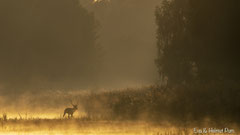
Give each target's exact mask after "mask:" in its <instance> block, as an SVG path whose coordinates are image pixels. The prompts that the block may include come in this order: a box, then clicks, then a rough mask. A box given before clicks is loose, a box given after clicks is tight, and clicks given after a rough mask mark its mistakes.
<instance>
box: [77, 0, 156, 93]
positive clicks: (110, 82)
mask: <svg viewBox="0 0 240 135" xmlns="http://www.w3.org/2000/svg"><path fill="white" fill-rule="evenodd" d="M80 2H81V3H82V5H83V6H84V7H86V8H87V9H89V10H90V11H92V12H94V14H95V16H96V18H97V19H98V20H99V23H100V28H99V33H98V35H99V39H98V42H99V43H100V44H101V46H102V47H103V51H104V56H103V57H104V61H103V72H102V75H101V79H100V81H101V83H100V84H101V85H103V87H110V88H124V87H136V86H142V85H150V84H153V83H155V82H156V81H157V68H156V65H155V63H154V59H155V58H156V53H157V51H156V39H155V37H156V36H155V33H156V26H155V16H154V10H155V8H156V6H157V5H158V4H159V3H160V1H159V0H141V1H139V0H111V1H107V0H106V1H101V2H96V3H95V4H92V3H89V1H87V0H81V1H80Z"/></svg>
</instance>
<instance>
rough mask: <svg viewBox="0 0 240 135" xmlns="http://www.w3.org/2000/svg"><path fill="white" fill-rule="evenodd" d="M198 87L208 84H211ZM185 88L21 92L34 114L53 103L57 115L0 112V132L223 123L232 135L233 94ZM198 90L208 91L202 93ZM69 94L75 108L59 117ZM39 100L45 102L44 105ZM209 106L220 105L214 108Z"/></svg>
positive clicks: (172, 129)
mask: <svg viewBox="0 0 240 135" xmlns="http://www.w3.org/2000/svg"><path fill="white" fill-rule="evenodd" d="M204 87H205V88H208V89H211V86H204ZM220 88H221V89H220ZM191 89H193V88H191V87H178V88H175V89H171V90H169V89H168V88H162V87H159V86H149V87H142V88H139V89H130V88H128V89H123V90H114V91H101V92H92V93H91V92H88V93H84V92H82V93H78V94H76V93H74V92H73V93H72V94H69V95H66V94H65V93H64V94H62V93H60V92H59V93H58V94H57V95H56V94H55V96H53V95H51V94H49V93H48V94H45V95H43V94H39V95H38V96H37V95H35V97H33V96H32V95H31V96H29V95H27V96H29V97H32V98H34V102H35V104H34V106H38V107H40V109H39V110H42V111H39V113H40V114H41V113H44V111H45V112H50V111H51V110H50V109H47V108H50V107H51V106H54V105H55V106H56V108H52V109H55V110H57V107H59V111H56V112H58V113H59V114H58V113H56V115H55V116H56V117H51V118H44V117H43V118H40V117H39V116H38V115H34V116H33V115H32V116H31V115H30V112H29V114H28V115H27V114H26V115H23V114H22V115H21V114H20V113H19V114H18V116H16V117H11V116H8V114H7V112H6V113H4V114H3V115H2V116H0V124H1V127H0V134H2V135H28V134H39V135H55V134H56V135H72V134H76V135H189V134H193V133H194V128H216V129H224V128H229V129H234V134H238V130H239V128H238V127H239V121H238V118H239V116H238V115H237V114H236V115H234V114H235V113H234V112H237V110H235V111H234V112H233V111H232V110H233V109H235V106H238V104H239V103H238V102H235V101H236V100H237V97H236V96H234V95H231V94H229V93H228V95H227V91H224V87H222V86H219V89H218V90H221V93H218V94H219V95H217V97H218V99H216V98H215V99H213V98H212V97H214V96H216V93H215V92H214V91H208V89H206V90H205V91H203V90H202V89H201V87H199V89H195V91H194V92H192V90H191ZM233 93H234V92H233ZM201 95H208V96H205V97H204V98H203V97H202V96H201ZM27 96H26V97H27ZM229 97H232V98H229ZM234 97H236V98H234ZM71 98H72V99H74V100H75V101H76V100H78V102H79V104H78V105H79V109H78V110H77V111H76V113H75V116H74V117H73V118H67V117H65V118H63V117H62V113H63V110H64V108H65V107H68V106H70V105H71V104H70V103H69V101H68V100H67V99H71ZM28 100H29V102H27V101H25V103H27V104H30V103H31V102H33V99H31V98H29V99H28ZM44 101H46V102H47V103H48V104H47V105H46V104H44ZM63 101H64V102H65V103H62V104H63V105H64V106H65V105H66V103H67V104H69V105H68V106H65V107H64V106H63V105H62V104H61V102H63ZM66 101H68V102H66ZM234 102H235V103H234ZM55 103H56V104H55ZM186 103H188V104H189V105H186ZM207 103H208V105H206V104H207ZM221 105H222V106H221ZM223 105H224V106H223ZM14 106H15V105H14ZM34 106H29V108H30V109H29V110H33V111H36V110H35V109H34ZM211 106H212V107H211ZM214 106H221V107H220V108H218V107H217V108H214ZM199 107H201V108H199ZM15 112H18V110H15ZM45 116H46V117H47V116H48V115H47V114H46V115H45ZM8 117H9V118H8ZM49 117H50V114H49ZM198 134H199V133H198ZM208 134H211V133H208ZM214 134H217V133H214ZM219 134H223V133H219ZM224 134H225V133H224ZM226 134H227V133H226ZM228 134H230V133H228ZM231 134H233V133H231Z"/></svg>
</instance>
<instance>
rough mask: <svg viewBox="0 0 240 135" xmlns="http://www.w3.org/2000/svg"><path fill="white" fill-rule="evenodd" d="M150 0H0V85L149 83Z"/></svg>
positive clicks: (152, 76) (153, 75)
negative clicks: (96, 0)
mask: <svg viewBox="0 0 240 135" xmlns="http://www.w3.org/2000/svg"><path fill="white" fill-rule="evenodd" d="M158 2H159V1H157V0H151V1H149V0H142V1H136V0H127V1H125V0H112V1H101V2H95V3H93V2H92V1H90V0H81V1H80V4H81V5H82V6H80V7H79V6H78V1H77V0H73V1H69V2H66V1H64V0H60V1H57V0H51V1H39V0H33V1H31V0H24V1H21V2H19V1H16V0H10V1H7V0H3V1H1V20H2V21H1V24H0V25H1V36H0V38H1V41H0V42H1V49H0V53H1V57H0V60H1V67H0V89H1V91H5V92H7V93H9V92H10V91H11V92H12V93H15V92H16V91H22V92H23V91H29V90H31V91H32V90H33V91H39V89H41V90H44V89H48V90H49V89H51V90H55V89H63V90H69V89H87V88H91V89H97V88H124V87H136V86H142V85H149V84H152V83H155V82H156V80H157V70H156V66H155V64H154V59H155V58H156V49H155V48H156V45H155V29H156V26H155V22H154V9H155V7H156V5H157V3H158Z"/></svg>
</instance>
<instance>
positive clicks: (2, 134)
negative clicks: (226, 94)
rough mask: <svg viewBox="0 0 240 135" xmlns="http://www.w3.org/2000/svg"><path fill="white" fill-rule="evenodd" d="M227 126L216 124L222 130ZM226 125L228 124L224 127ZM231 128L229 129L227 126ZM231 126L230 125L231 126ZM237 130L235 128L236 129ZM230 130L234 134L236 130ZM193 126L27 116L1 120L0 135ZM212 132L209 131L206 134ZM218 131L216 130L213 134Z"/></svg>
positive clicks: (112, 134)
mask: <svg viewBox="0 0 240 135" xmlns="http://www.w3.org/2000/svg"><path fill="white" fill-rule="evenodd" d="M223 128H226V127H219V129H223ZM227 128H229V127H227ZM216 129H217V128H216ZM229 129H230V128H229ZM232 129H233V128H232ZM235 129H236V128H235ZM235 129H234V132H233V133H227V131H224V133H219V134H234V135H237V132H238V131H237V130H235ZM190 134H194V127H192V126H189V127H186V126H179V127H176V126H173V125H170V124H167V123H165V124H164V125H161V124H154V123H147V122H143V121H138V122H137V121H135V122H134V121H86V120H83V119H28V120H16V119H15V120H14V119H10V120H8V121H1V128H0V135H190ZM208 134H211V133H208ZM216 134H217V133H215V135H216Z"/></svg>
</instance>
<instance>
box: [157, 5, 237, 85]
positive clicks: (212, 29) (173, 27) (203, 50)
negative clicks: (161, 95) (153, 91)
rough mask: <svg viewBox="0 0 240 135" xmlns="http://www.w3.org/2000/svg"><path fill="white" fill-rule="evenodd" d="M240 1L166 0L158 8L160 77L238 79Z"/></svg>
mask: <svg viewBox="0 0 240 135" xmlns="http://www.w3.org/2000/svg"><path fill="white" fill-rule="evenodd" d="M238 12H239V2H238V1H234V0H230V1H228V0H222V1H217V0H213V1H208V0H202V1H198V0H183V1H177V0H171V1H169V0H164V1H163V2H162V6H161V7H158V8H157V9H156V23H157V26H158V30H157V39H158V42H157V47H158V58H157V59H156V64H157V66H158V69H159V74H160V76H167V77H169V80H170V82H171V83H172V84H182V83H186V82H187V83H191V82H192V81H195V80H199V81H201V82H208V81H210V80H232V79H233V80H239V75H240V72H239V70H238V69H239V67H240V64H239V62H238V61H237V59H236V58H238V57H239V53H238V51H237V50H239V46H238V45H237V43H238V38H237V35H238V34H237V32H238V31H239V21H238V20H239V15H238V14H237V13H238Z"/></svg>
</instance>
